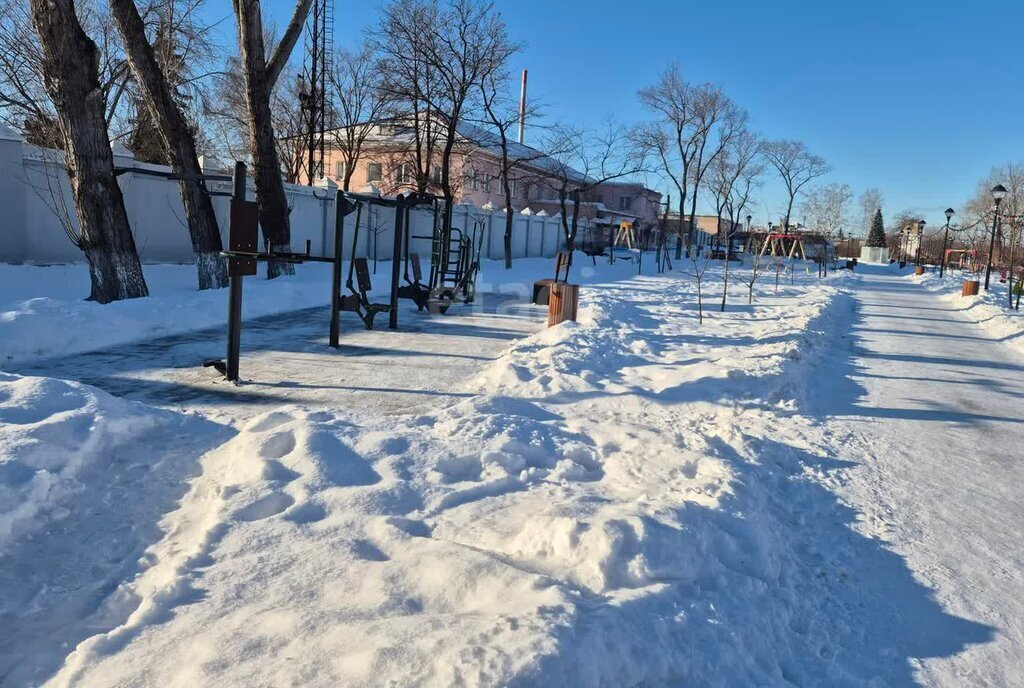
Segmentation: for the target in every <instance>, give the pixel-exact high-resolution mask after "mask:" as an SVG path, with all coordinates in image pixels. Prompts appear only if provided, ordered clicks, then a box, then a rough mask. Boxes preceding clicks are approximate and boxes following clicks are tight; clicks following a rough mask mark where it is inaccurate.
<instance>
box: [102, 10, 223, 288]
mask: <svg viewBox="0 0 1024 688" xmlns="http://www.w3.org/2000/svg"><path fill="white" fill-rule="evenodd" d="M110 10H111V14H112V15H113V18H114V22H115V23H116V24H117V28H118V30H119V31H120V32H121V36H122V37H123V38H124V44H125V52H126V53H127V56H128V64H129V66H130V67H131V69H132V73H133V74H134V75H135V80H136V81H137V82H138V84H139V90H140V91H141V93H142V97H143V98H144V100H145V102H146V106H147V107H148V108H149V111H150V113H151V114H152V115H153V119H155V120H156V124H157V129H158V131H159V132H160V138H161V139H163V144H164V147H165V148H166V150H167V153H168V156H169V158H170V163H171V169H172V170H174V171H175V172H177V173H178V174H181V175H184V176H186V177H191V178H192V181H189V180H187V179H186V180H180V181H179V182H178V189H179V191H180V192H181V200H182V204H183V205H184V207H185V219H186V221H187V222H188V230H189V236H190V238H191V239H192V251H193V253H195V257H196V268H197V269H198V271H199V288H200V289H219V288H221V287H226V286H227V284H228V273H227V266H226V265H225V263H224V259H223V258H221V256H220V252H221V251H222V250H223V248H224V247H223V244H222V243H221V239H220V230H219V229H218V227H217V216H216V215H215V214H214V212H213V203H212V202H211V201H210V197H209V195H207V194H206V192H205V190H204V187H203V185H202V184H201V183H200V182H199V181H198V176H199V175H201V174H202V168H201V167H200V166H199V156H198V155H197V154H196V142H195V138H194V137H193V136H192V131H191V129H189V126H188V122H187V121H186V119H185V116H184V115H183V114H182V112H181V108H180V107H178V103H177V102H176V101H175V100H174V97H173V94H172V92H171V88H170V86H168V84H167V79H166V78H165V75H164V73H163V71H162V70H161V68H160V65H159V63H158V62H157V60H156V55H155V54H154V53H153V47H152V46H151V45H150V44H149V40H148V39H147V38H146V27H145V25H144V24H143V23H142V17H140V16H139V10H138V8H137V7H136V6H135V0H110Z"/></svg>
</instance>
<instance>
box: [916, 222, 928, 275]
mask: <svg viewBox="0 0 1024 688" xmlns="http://www.w3.org/2000/svg"><path fill="white" fill-rule="evenodd" d="M926 224H928V223H927V222H925V221H924V220H918V221H917V259H916V260H915V261H914V265H916V266H917V267H921V245H922V244H924V226H925V225H926Z"/></svg>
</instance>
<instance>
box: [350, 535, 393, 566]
mask: <svg viewBox="0 0 1024 688" xmlns="http://www.w3.org/2000/svg"><path fill="white" fill-rule="evenodd" d="M352 553H353V554H354V555H356V557H358V558H359V559H363V560H364V561H390V560H391V557H389V556H388V555H386V554H384V552H382V551H381V550H380V548H379V547H377V546H376V545H375V544H373V543H372V542H370V541H369V540H356V541H354V542H353V543H352Z"/></svg>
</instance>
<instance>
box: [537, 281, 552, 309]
mask: <svg viewBox="0 0 1024 688" xmlns="http://www.w3.org/2000/svg"><path fill="white" fill-rule="evenodd" d="M554 283H555V280H553V279H551V278H550V277H547V278H545V279H539V280H537V281H536V282H534V283H533V303H535V304H537V305H538V306H546V305H548V297H549V296H550V294H551V285H552V284H554Z"/></svg>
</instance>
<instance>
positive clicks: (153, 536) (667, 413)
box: [0, 261, 1024, 686]
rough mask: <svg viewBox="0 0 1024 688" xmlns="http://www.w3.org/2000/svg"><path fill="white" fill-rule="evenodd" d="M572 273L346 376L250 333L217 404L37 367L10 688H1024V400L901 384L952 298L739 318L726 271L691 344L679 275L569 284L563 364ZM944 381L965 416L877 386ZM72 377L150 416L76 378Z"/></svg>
mask: <svg viewBox="0 0 1024 688" xmlns="http://www.w3.org/2000/svg"><path fill="white" fill-rule="evenodd" d="M649 262H651V263H653V261H649ZM648 267H649V266H648ZM583 268H586V270H585V271H584V270H583ZM549 269H550V265H549V262H548V261H545V262H542V263H536V264H533V265H531V264H530V263H529V262H527V261H524V262H523V264H521V265H517V268H516V271H515V272H514V274H513V275H511V276H509V277H507V278H505V279H501V280H499V279H497V278H492V280H491V288H490V289H489V291H491V292H503V293H505V294H506V296H497V295H495V294H494V293H490V294H486V295H484V298H483V299H482V300H481V303H480V305H479V306H478V307H477V308H475V309H474V310H473V312H472V313H470V314H468V315H466V316H461V317H460V316H456V317H449V318H442V319H432V318H425V319H420V320H417V319H416V318H417V316H416V315H415V314H412V313H404V314H403V315H402V319H403V322H405V323H407V325H406V326H405V331H403V332H399V333H387V334H385V333H377V332H373V333H366V332H361V331H357V330H354V329H352V324H351V322H350V321H346V328H345V337H344V338H343V344H344V345H345V347H347V348H345V347H343V350H342V351H341V352H340V353H339V352H331V351H329V350H325V347H324V339H325V330H326V325H325V322H323V323H322V322H320V321H321V320H322V319H323V318H322V317H321V316H322V314H321V313H319V311H313V310H311V311H303V312H300V313H298V314H290V315H287V316H282V317H281V318H279V319H278V318H275V319H268V320H266V321H265V324H261V323H260V322H256V323H251V326H250V327H249V328H247V333H248V335H249V338H248V339H247V340H246V341H248V342H249V345H250V348H249V349H247V350H246V351H245V355H244V357H243V377H246V378H247V379H246V382H245V383H244V384H242V385H240V386H238V387H234V386H228V385H224V384H222V383H216V382H213V381H211V380H210V379H209V377H208V376H209V371H205V374H206V375H207V377H206V378H200V377H199V376H200V375H203V374H204V373H203V372H202V371H201V369H199V370H196V369H195V359H199V358H200V354H202V353H203V352H205V348H204V347H207V346H209V345H210V341H214V340H215V341H214V343H213V345H214V346H218V347H219V346H221V342H222V339H221V338H222V334H221V333H219V331H217V330H209V331H207V332H203V331H201V332H197V333H195V334H193V335H187V336H184V335H178V336H176V337H167V338H164V339H162V340H156V341H147V342H144V343H140V344H124V345H119V346H118V347H115V348H110V349H107V350H105V351H101V352H96V353H93V354H82V355H80V356H77V357H71V358H69V359H66V358H60V359H57V358H54V359H49V360H46V359H40V358H36V359H34V360H32V361H28V360H26V359H22V363H21V364H19V365H18V366H15V368H14V369H15V370H17V371H18V372H31V373H32V374H33V375H38V376H42V377H19V376H17V375H9V376H4V377H3V378H0V432H3V433H6V434H5V435H3V439H4V448H5V449H4V451H5V454H4V455H3V459H2V460H3V463H2V464H0V524H10V525H9V526H8V527H7V531H6V532H7V533H8V535H7V537H6V540H3V539H0V583H2V584H0V626H2V627H3V628H5V629H11V632H10V633H5V634H4V637H0V683H3V684H4V685H33V684H36V683H38V682H40V681H42V680H46V679H49V680H50V682H51V683H52V684H54V685H69V684H70V685H97V686H98V685H190V686H191V685H227V686H231V685H238V686H249V685H253V684H254V682H255V683H257V684H260V685H275V686H276V685H295V684H299V685H324V686H333V685H346V686H360V685H366V686H377V685H396V686H399V685H400V686H405V685H430V686H434V685H437V686H449V685H502V686H504V685H530V686H553V685H580V686H631V685H681V684H683V685H685V684H689V685H722V686H732V685H787V684H797V685H828V686H836V685H849V686H863V685H875V686H882V685H893V686H896V685H909V684H913V683H915V682H917V681H927V682H929V683H936V684H944V685H962V684H963V683H964V682H965V681H966V682H978V683H983V682H987V683H990V684H996V685H1014V684H1018V683H1020V682H1021V680H1022V679H1024V672H1022V667H1021V661H1022V660H1021V659H1020V657H1021V656H1022V655H1024V652H1022V651H1021V650H1022V647H1024V645H1022V643H1021V624H1022V622H1021V620H1020V619H1022V618H1024V613H1018V612H1024V609H1021V608H1020V607H1021V605H1022V604H1024V602H1022V600H1024V583H1022V581H1021V573H1020V572H1021V566H1020V563H1021V562H1020V556H1021V555H1020V554H1019V553H1018V552H1019V548H1014V546H1013V545H1012V541H1013V539H1014V533H1019V522H1020V519H1019V518H1018V516H1019V515H1020V514H1019V508H1020V507H1019V506H1015V504H1016V505H1019V504H1020V503H1021V502H1020V500H1019V499H1018V500H1017V501H1016V503H1014V502H1013V498H1014V496H1015V495H1016V496H1019V492H1018V491H1016V490H1020V489H1021V488H1019V487H1015V486H1018V485H1021V484H1024V481H1021V480H1018V479H1016V478H1017V477H1018V476H1016V474H1015V472H1019V468H1018V467H1016V466H1015V465H1009V464H1006V462H1005V461H1004V460H1002V459H1001V458H1000V457H999V453H998V452H999V447H1002V446H1011V445H1012V442H1014V441H1016V442H1017V446H1019V440H1020V439H1022V438H1021V425H1020V422H1019V420H1018V421H1014V420H1013V416H1012V415H1011V414H1010V413H1008V412H1006V411H1007V410H1008V409H1004V410H1003V411H1001V412H1000V413H996V412H995V410H994V408H995V406H998V405H1000V404H1003V403H1005V402H1006V400H1008V399H1012V398H1014V395H1020V394H1021V392H1022V391H1024V373H1022V370H1024V368H1022V367H1021V366H1020V365H1019V363H1014V362H1013V359H1012V358H1011V357H1010V354H1009V353H1006V354H999V357H998V360H997V361H996V362H995V364H994V365H993V367H991V368H986V367H983V366H977V365H973V366H972V364H971V363H970V362H969V361H968V359H967V354H968V351H967V348H968V347H970V346H974V347H975V350H976V349H977V348H979V347H989V346H991V347H1002V348H1000V349H999V351H1002V350H1003V348H1005V347H1003V345H1002V344H1001V343H998V342H992V341H985V342H984V343H983V344H982V343H979V342H980V340H981V338H980V337H977V338H978V339H979V342H974V341H971V342H968V341H966V340H965V341H964V342H963V346H964V350H963V351H961V350H956V351H952V352H950V353H949V358H950V360H949V361H946V362H940V361H938V360H932V359H933V358H936V359H937V358H938V356H937V355H936V354H935V353H933V352H932V351H931V349H930V348H929V347H931V348H938V349H939V350H941V347H942V346H944V345H945V344H947V343H948V342H947V341H946V340H945V339H939V338H936V339H921V340H920V341H915V340H914V339H913V338H911V339H910V340H909V342H908V345H909V347H910V348H911V350H912V351H913V352H914V354H912V355H908V354H900V353H898V347H899V346H902V344H903V343H904V342H903V339H901V337H904V336H909V335H905V334H901V333H899V332H889V330H900V329H905V330H912V329H914V328H915V324H913V323H911V324H910V325H909V326H906V325H905V323H906V321H907V319H910V318H915V317H927V316H919V315H911V314H910V312H911V311H912V310H915V311H918V312H919V313H920V312H925V313H927V310H926V309H927V308H928V307H927V306H925V305H924V304H925V302H926V300H927V299H929V298H930V297H929V295H928V293H927V292H925V291H924V290H923V289H921V288H920V287H918V286H916V285H913V284H911V283H910V282H909V281H908V280H905V279H903V278H901V277H899V276H898V275H896V274H895V273H890V272H889V271H888V269H887V268H886V269H871V268H864V269H863V270H862V271H863V272H866V273H867V274H866V275H864V276H851V275H850V274H849V273H846V272H845V271H843V272H840V273H838V274H837V275H835V276H834V277H833V278H832V279H830V280H827V281H821V280H818V279H816V278H814V277H813V276H808V275H804V274H798V275H797V277H796V280H795V282H796V283H795V284H793V285H790V284H786V283H783V284H782V285H781V286H780V287H779V288H778V291H776V288H775V286H774V284H773V282H772V277H771V276H765V277H764V278H763V281H762V283H761V284H759V285H758V287H757V289H756V290H755V297H756V298H755V300H754V303H753V304H751V305H748V304H747V303H746V299H745V294H744V293H743V291H744V287H743V285H741V284H736V283H734V285H733V286H732V288H731V293H732V298H731V301H730V306H729V308H728V309H727V310H726V312H724V313H721V312H718V310H717V304H716V301H717V300H716V294H720V282H719V281H718V277H719V275H720V271H719V269H718V268H715V269H713V270H712V271H710V272H709V274H708V277H707V278H706V281H707V283H706V285H705V289H706V290H707V293H706V294H705V299H706V303H708V304H709V312H708V313H707V317H706V319H705V323H704V325H703V326H700V327H698V325H697V314H696V310H695V301H696V298H695V289H694V285H693V283H692V280H691V279H689V278H687V277H686V276H685V275H681V274H679V273H667V274H665V275H652V274H645V275H643V276H636V275H635V272H636V266H635V265H632V264H630V263H626V262H623V263H619V264H618V265H616V266H615V267H614V268H611V267H608V266H604V265H598V266H596V267H593V266H591V265H590V264H589V263H588V262H584V261H579V262H578V263H577V268H574V270H575V271H577V272H578V273H579V277H580V278H581V280H582V281H583V282H585V284H586V285H587V286H585V288H584V289H583V290H582V307H581V313H580V319H579V322H578V323H566V324H564V325H561V326H559V327H557V328H552V329H547V330H543V329H541V321H542V318H543V311H542V309H540V308H537V307H532V306H525V305H523V304H522V303H517V302H515V301H514V300H510V299H509V298H508V296H507V294H508V293H510V292H520V293H521V292H522V290H525V289H526V288H527V287H528V284H529V282H530V281H531V280H532V279H533V278H535V277H537V276H542V275H543V274H545V273H546V272H547V271H548V270H549ZM859 270H861V268H859ZM733 274H734V278H739V279H742V277H743V270H742V269H739V270H737V271H734V273H733ZM502 276H503V277H504V274H503V275H502ZM574 276H575V275H574ZM299 279H300V280H301V279H302V278H301V277H300V278H299ZM516 285H518V286H516ZM261 286H263V285H261ZM267 286H270V285H267ZM317 286H318V287H319V286H320V285H317ZM908 288H909V289H912V290H914V291H913V292H912V293H911V292H906V291H905V290H906V289H908ZM186 291H187V290H186ZM890 292H894V293H895V294H896V301H898V303H892V304H889V305H891V307H892V308H893V309H896V310H893V311H886V310H885V308H886V304H885V303H884V300H885V299H886V298H888V297H887V294H889V293H890ZM191 296H192V297H196V296H199V297H203V298H205V297H206V295H196V294H191ZM218 296H221V297H222V296H223V295H222V294H220V295H218ZM158 298H159V295H158ZM174 298H178V297H174ZM180 298H181V300H182V301H183V302H184V301H187V298H188V297H186V296H181V297H180ZM154 300H155V299H154ZM250 300H251V301H252V300H255V299H250ZM880 302H881V308H878V309H877V310H878V311H879V312H878V313H874V314H872V313H869V311H870V310H871V309H872V308H875V307H876V306H878V305H879V303H880ZM303 305H308V304H303ZM78 306H81V304H77V305H76V306H75V307H78ZM68 308H70V309H72V310H73V309H74V307H72V306H68ZM899 309H902V310H899ZM303 313H306V314H308V315H303ZM942 317H943V318H947V319H948V318H959V317H961V315H960V314H958V313H956V312H954V311H952V310H950V312H949V313H943V314H942ZM154 318H158V316H154ZM275 323H276V324H277V325H278V326H279V329H278V330H277V335H278V337H277V340H276V341H277V342H278V343H279V348H282V349H284V350H285V352H286V354H287V355H280V354H275V353H273V352H271V351H269V349H271V348H273V346H274V341H275V339H274V332H275V330H274V324H275ZM200 324H202V323H200ZM212 324H219V318H218V320H217V321H215V323H212ZM901 324H903V325H904V326H903V327H902V328H901V327H900V325H901ZM928 327H932V329H935V327H934V326H929V325H928V323H925V324H924V325H923V326H922V327H921V328H920V330H919V331H917V334H916V335H915V336H921V337H924V336H926V335H925V332H926V331H927V328H928ZM956 327H959V323H958V324H957V325H956ZM964 327H967V328H968V329H969V328H972V327H973V328H977V331H978V332H980V331H981V330H980V328H979V327H978V325H976V324H964ZM144 336H148V335H144ZM935 336H936V337H946V336H952V335H948V334H945V333H939V334H937V335H935ZM972 337H973V335H972ZM953 341H959V340H953ZM893 347H896V348H897V351H895V352H894V351H893ZM1006 351H1007V352H1009V349H1006ZM986 353H987V354H988V355H989V357H990V359H991V358H992V357H993V356H995V355H996V354H993V353H991V352H986ZM417 362H419V364H418V365H417ZM941 365H948V366H950V367H952V368H954V369H956V370H957V371H958V372H956V373H953V378H952V379H951V380H950V381H949V385H945V384H943V385H942V386H941V387H938V386H936V390H943V392H938V391H930V393H929V395H927V396H920V395H918V394H917V393H916V387H915V386H914V385H917V384H936V385H937V383H922V382H920V380H918V382H916V383H914V385H906V384H905V383H903V382H892V381H890V380H888V379H887V378H888V377H889V375H890V374H891V373H893V372H898V371H896V369H897V368H898V369H900V370H902V372H903V373H904V374H905V375H906V376H908V377H909V376H911V375H914V376H918V378H920V377H921V376H927V375H933V376H934V371H933V370H932V367H933V366H941ZM918 368H920V370H918ZM125 369H127V372H125ZM903 369H905V370H903ZM76 370H77V371H81V372H82V375H81V377H82V378H88V379H90V380H91V381H93V382H95V384H97V385H99V386H102V387H104V388H105V389H109V390H112V391H114V392H115V393H117V394H118V395H120V396H123V397H127V398H130V399H134V400H136V401H125V400H121V399H117V398H114V397H111V396H109V395H108V394H106V393H105V392H101V391H99V390H97V389H95V388H92V387H88V386H85V385H81V384H77V383H64V382H59V381H56V380H53V379H51V378H52V376H54V375H57V376H64V377H68V376H70V375H69V374H70V373H72V372H74V371H76ZM1004 374H1005V376H1008V377H1009V380H1007V381H1005V382H1003V383H1002V385H1003V386H1001V387H997V386H994V385H995V384H996V383H994V382H992V380H994V379H995V378H996V377H997V376H1004ZM965 376H969V377H965ZM882 378H886V379H884V380H883V379H882ZM957 384H963V385H964V387H963V388H962V390H963V391H962V392H959V393H958V396H956V397H954V398H953V399H951V400H949V401H948V403H946V402H936V403H932V402H930V401H929V399H941V398H942V397H941V393H945V392H947V391H951V390H947V387H952V386H953V385H957ZM880 385H881V386H880ZM888 385H895V387H893V388H890V387H888ZM987 386H988V387H987ZM958 389H960V388H958ZM987 389H991V390H996V391H997V392H998V393H999V395H1000V396H999V397H998V398H994V399H986V398H985V396H984V391H985V390H987ZM929 390H931V388H929ZM897 399H898V401H899V405H897V404H895V403H893V402H894V400H897ZM958 400H963V402H964V404H966V405H967V409H968V410H964V409H961V410H960V411H959V412H958V411H957V409H956V404H957V401H958ZM1017 400H1018V405H1019V396H1018V397H1017ZM137 402H147V403H146V404H141V403H137ZM943 403H946V405H943ZM989 405H994V406H992V407H991V408H990V407H989ZM156 407H160V408H156ZM904 407H905V408H904ZM23 409H28V411H27V412H26V411H24V410H23ZM1017 415H1018V417H1019V414H1017ZM90 430H91V432H90ZM75 432H78V433H79V434H78V435H75ZM953 432H960V433H961V435H962V436H961V437H958V438H957V439H955V440H951V439H950V438H949V433H953ZM93 435H95V436H96V439H95V440H92V439H91V438H92V436H93ZM83 437H88V438H90V439H89V441H88V442H82V441H81V439H82V438H83ZM987 437H990V438H991V439H992V441H993V442H994V444H991V445H986V446H985V449H984V451H982V452H981V454H982V455H983V456H986V457H995V463H993V464H992V465H985V466H980V465H978V464H977V462H976V461H973V460H972V459H970V456H972V454H971V453H970V452H969V451H968V450H967V448H968V446H970V444H971V443H972V442H973V443H974V444H975V445H977V444H978V443H983V442H986V441H987V440H986V438H987ZM76 438H77V439H76ZM904 440H906V441H904ZM961 443H962V444H963V446H962V447H961V446H960V445H961ZM8 445H9V446H11V447H13V448H14V450H13V451H7V449H6V448H7V446H8ZM946 445H953V446H956V447H958V449H957V453H956V455H955V456H953V457H949V456H946V455H945V453H944V447H945V446H946ZM72 446H73V447H74V448H75V450H74V451H72V452H68V450H67V447H72ZM55 457H56V458H55ZM1008 458H1009V457H1007V460H1008ZM965 472H970V474H971V475H972V476H973V480H972V481H965V480H963V476H964V473H965ZM1007 472H1008V473H1007ZM935 475H941V479H937V480H936V479H934V478H933V477H932V476H935ZM1004 477H1006V478H1009V479H1006V480H1004V479H1003V478H1004ZM1019 477H1024V476H1019ZM958 479H959V480H960V482H961V484H960V485H956V487H955V488H954V487H951V486H950V483H951V482H954V483H955V482H956V481H957V480H958ZM944 495H949V496H950V497H952V499H950V500H948V501H944V499H943V497H944ZM1001 510H1002V511H1001ZM1014 510H1016V513H1014ZM79 516H80V517H79ZM1008 524H1009V525H1008ZM986 562H988V565H986ZM993 577H994V578H995V580H993ZM1011 598H1012V599H1011ZM1004 601H1005V604H1003V606H1002V607H1000V606H999V604H1000V603H1003V602H1004ZM254 677H258V678H255V679H254Z"/></svg>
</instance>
